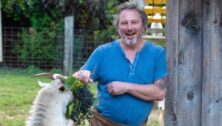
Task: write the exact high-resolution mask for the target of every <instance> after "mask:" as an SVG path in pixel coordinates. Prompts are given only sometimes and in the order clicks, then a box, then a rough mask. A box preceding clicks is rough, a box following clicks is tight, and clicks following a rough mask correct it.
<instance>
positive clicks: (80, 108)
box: [65, 76, 94, 125]
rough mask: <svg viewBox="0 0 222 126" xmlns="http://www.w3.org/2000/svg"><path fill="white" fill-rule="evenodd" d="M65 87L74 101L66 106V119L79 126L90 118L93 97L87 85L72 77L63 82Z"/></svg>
mask: <svg viewBox="0 0 222 126" xmlns="http://www.w3.org/2000/svg"><path fill="white" fill-rule="evenodd" d="M65 84H66V87H68V89H71V90H72V92H73V96H74V100H73V101H72V102H71V103H70V104H69V105H68V107H67V112H66V117H67V118H71V119H72V120H73V121H74V122H75V124H76V125H81V124H83V123H84V122H85V119H89V118H90V117H91V111H90V108H91V107H92V106H93V103H94V97H93V93H91V91H90V87H89V85H87V84H84V83H82V82H81V81H79V80H77V79H76V78H74V77H73V76H69V77H68V78H67V80H66V82H65Z"/></svg>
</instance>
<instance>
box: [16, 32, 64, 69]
mask: <svg viewBox="0 0 222 126" xmlns="http://www.w3.org/2000/svg"><path fill="white" fill-rule="evenodd" d="M21 40H22V42H21V43H20V44H17V45H16V46H15V50H14V51H15V53H16V54H19V55H18V58H19V59H20V60H21V61H23V63H27V64H29V63H30V59H38V60H39V61H38V64H35V63H34V64H33V65H36V66H38V67H41V65H43V64H46V63H47V64H48V65H53V64H55V63H56V62H58V60H59V59H60V58H61V55H62V53H60V51H61V49H60V48H61V46H58V43H57V42H56V41H57V37H56V32H54V31H50V29H47V28H44V29H43V30H40V31H34V33H31V34H30V33H28V31H26V30H25V29H24V30H23V31H22V32H21Z"/></svg>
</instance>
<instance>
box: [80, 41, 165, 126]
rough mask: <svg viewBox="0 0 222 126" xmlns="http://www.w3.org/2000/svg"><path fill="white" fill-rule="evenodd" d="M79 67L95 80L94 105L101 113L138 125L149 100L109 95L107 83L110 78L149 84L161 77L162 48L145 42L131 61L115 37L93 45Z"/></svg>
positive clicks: (149, 106)
mask: <svg viewBox="0 0 222 126" xmlns="http://www.w3.org/2000/svg"><path fill="white" fill-rule="evenodd" d="M82 69H85V70H89V71H91V72H92V79H93V80H94V81H98V86H97V88H98V95H97V98H98V101H99V102H98V105H97V107H96V108H97V109H98V111H99V112H100V113H101V114H102V115H103V116H105V117H107V118H109V119H110V120H112V121H114V122H118V123H121V124H124V125H127V126H140V125H142V124H143V123H144V122H145V121H146V120H147V118H148V116H149V114H150V111H151V109H152V107H153V101H145V100H141V99H139V98H136V97H135V96H132V95H130V94H122V95H117V96H113V95H111V94H110V93H109V92H108V89H107V85H108V84H109V83H110V82H113V81H123V82H130V83H137V84H141V85H144V84H153V83H154V82H155V81H156V80H158V79H160V78H163V77H165V76H166V74H167V68H166V55H165V49H164V48H162V47H161V46H157V45H155V44H153V43H150V42H147V41H146V42H145V43H144V46H143V48H142V49H141V50H140V51H139V52H137V53H136V56H135V59H134V62H133V63H131V62H130V61H129V60H128V59H127V58H126V56H125V54H124V51H123V49H122V48H121V46H120V43H119V40H116V41H113V42H110V43H107V44H104V45H101V46H99V47H98V48H96V49H95V51H94V52H93V53H92V54H91V56H90V57H89V59H88V61H87V62H86V63H85V64H84V66H83V67H82Z"/></svg>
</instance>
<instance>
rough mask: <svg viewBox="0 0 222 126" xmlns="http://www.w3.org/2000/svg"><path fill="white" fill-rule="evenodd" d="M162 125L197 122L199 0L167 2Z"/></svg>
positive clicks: (193, 125) (193, 124)
mask: <svg viewBox="0 0 222 126" xmlns="http://www.w3.org/2000/svg"><path fill="white" fill-rule="evenodd" d="M167 8H168V10H167V12H168V13H167V23H168V24H167V36H166V37H167V50H168V62H169V77H170V81H169V89H168V95H167V100H166V122H165V124H166V126H200V125H201V118H200V117H201V107H200V106H201V83H202V46H203V45H202V19H201V18H202V17H201V16H202V0H196V1H193V0H169V1H168V3H167Z"/></svg>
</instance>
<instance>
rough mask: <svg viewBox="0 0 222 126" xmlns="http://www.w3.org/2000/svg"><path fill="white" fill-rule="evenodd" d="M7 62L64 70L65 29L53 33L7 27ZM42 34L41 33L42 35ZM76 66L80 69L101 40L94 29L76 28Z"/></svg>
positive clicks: (74, 52)
mask: <svg viewBox="0 0 222 126" xmlns="http://www.w3.org/2000/svg"><path fill="white" fill-rule="evenodd" d="M2 33H3V34H2V35H3V36H2V37H3V62H2V63H0V66H6V67H16V68H25V67H28V66H30V65H31V66H35V67H38V68H40V69H42V70H45V71H49V70H51V69H61V70H63V59H64V58H63V57H64V51H65V48H64V32H60V33H56V34H55V35H54V36H53V37H51V36H47V35H45V34H44V33H38V32H36V31H33V29H31V28H21V27H3V30H2ZM39 34H40V35H39ZM73 43H74V44H73V45H74V47H73V69H79V68H80V67H81V66H82V65H83V64H84V62H85V61H86V60H87V58H88V57H89V55H90V54H91V52H92V51H93V50H94V49H95V48H96V47H97V46H98V45H99V44H101V43H98V42H95V41H94V40H93V35H92V32H90V31H87V30H75V33H74V41H73Z"/></svg>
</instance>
